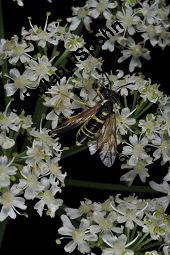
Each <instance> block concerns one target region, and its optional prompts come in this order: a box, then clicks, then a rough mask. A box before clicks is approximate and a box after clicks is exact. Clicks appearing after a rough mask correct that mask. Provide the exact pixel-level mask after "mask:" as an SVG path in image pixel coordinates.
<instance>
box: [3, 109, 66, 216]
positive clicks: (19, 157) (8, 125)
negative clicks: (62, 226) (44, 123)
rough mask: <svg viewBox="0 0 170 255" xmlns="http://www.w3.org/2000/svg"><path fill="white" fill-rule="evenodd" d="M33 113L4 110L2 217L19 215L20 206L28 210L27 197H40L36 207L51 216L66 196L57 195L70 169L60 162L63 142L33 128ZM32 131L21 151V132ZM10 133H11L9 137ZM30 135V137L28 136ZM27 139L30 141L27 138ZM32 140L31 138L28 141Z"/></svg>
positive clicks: (47, 131) (41, 130) (44, 129)
mask: <svg viewBox="0 0 170 255" xmlns="http://www.w3.org/2000/svg"><path fill="white" fill-rule="evenodd" d="M31 125H32V121H31V117H30V116H24V115H23V114H21V115H20V116H17V115H16V114H15V113H14V112H12V111H11V112H10V111H9V110H8V111H7V110H6V112H5V113H1V121H0V126H1V130H2V132H1V147H2V148H3V152H4V155H3V154H1V155H2V156H0V206H1V211H0V221H3V220H4V219H6V218H7V217H8V216H9V217H11V218H12V219H15V218H16V213H17V214H21V213H20V212H19V211H18V209H21V210H25V209H26V207H27V206H26V205H25V199H26V200H33V199H34V200H37V202H36V204H35V206H34V208H35V209H36V210H37V212H38V213H39V215H40V216H42V213H43V210H46V211H47V212H46V213H47V214H48V215H50V216H51V217H54V216H55V212H56V210H57V209H58V208H59V207H60V206H61V205H62V203H63V201H62V199H57V198H55V195H56V193H60V192H61V188H62V187H63V186H64V179H65V177H66V173H62V171H61V167H60V166H59V160H60V158H61V153H62V150H61V144H60V143H59V142H58V138H53V137H51V136H50V135H49V130H48V129H46V128H43V129H41V128H40V130H36V129H35V128H32V129H31ZM26 129H28V130H29V129H30V131H27V132H28V133H29V139H30V142H29V143H27V144H30V146H29V147H27V148H24V143H23V145H22V148H23V151H22V152H21V153H19V152H17V150H16V149H17V147H18V143H22V141H21V139H19V140H18V139H17V136H18V134H19V132H21V133H22V132H26ZM8 135H9V137H8ZM25 139H26V138H25ZM25 142H26V141H25ZM27 142H28V141H27Z"/></svg>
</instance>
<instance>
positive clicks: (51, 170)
mask: <svg viewBox="0 0 170 255" xmlns="http://www.w3.org/2000/svg"><path fill="white" fill-rule="evenodd" d="M58 161H59V158H58V157H55V158H52V159H49V160H47V162H46V167H45V168H44V171H42V172H41V174H42V175H44V176H45V175H49V174H50V176H51V177H53V178H57V179H58V180H59V181H60V182H61V183H62V184H64V180H65V177H66V175H67V173H64V174H63V173H62V172H61V168H62V167H61V166H59V165H58Z"/></svg>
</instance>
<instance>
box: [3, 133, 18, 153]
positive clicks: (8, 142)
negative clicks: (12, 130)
mask: <svg viewBox="0 0 170 255" xmlns="http://www.w3.org/2000/svg"><path fill="white" fill-rule="evenodd" d="M14 145H15V141H14V139H11V138H9V137H8V136H7V135H6V133H5V132H2V133H0V146H1V147H2V148H3V149H5V150H6V149H10V148H11V147H13V146H14Z"/></svg>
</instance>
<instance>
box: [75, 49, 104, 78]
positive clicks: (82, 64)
mask: <svg viewBox="0 0 170 255" xmlns="http://www.w3.org/2000/svg"><path fill="white" fill-rule="evenodd" d="M85 52H86V54H88V52H87V50H85ZM76 66H77V67H78V68H79V70H80V71H82V76H83V78H84V79H89V77H90V76H91V74H92V73H95V70H96V69H101V66H102V60H101V59H100V58H95V57H93V56H92V55H89V56H88V57H87V58H86V59H85V60H81V58H80V60H79V62H78V63H77V64H76Z"/></svg>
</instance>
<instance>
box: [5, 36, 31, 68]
mask: <svg viewBox="0 0 170 255" xmlns="http://www.w3.org/2000/svg"><path fill="white" fill-rule="evenodd" d="M33 50H34V47H33V45H32V44H27V42H25V41H24V40H23V41H21V42H20V43H19V42H18V36H17V35H14V36H13V37H12V39H11V49H10V50H9V51H8V56H9V63H10V64H16V63H17V62H18V60H20V61H21V62H22V63H26V62H29V61H30V58H31V56H29V55H28V52H31V51H33Z"/></svg>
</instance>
